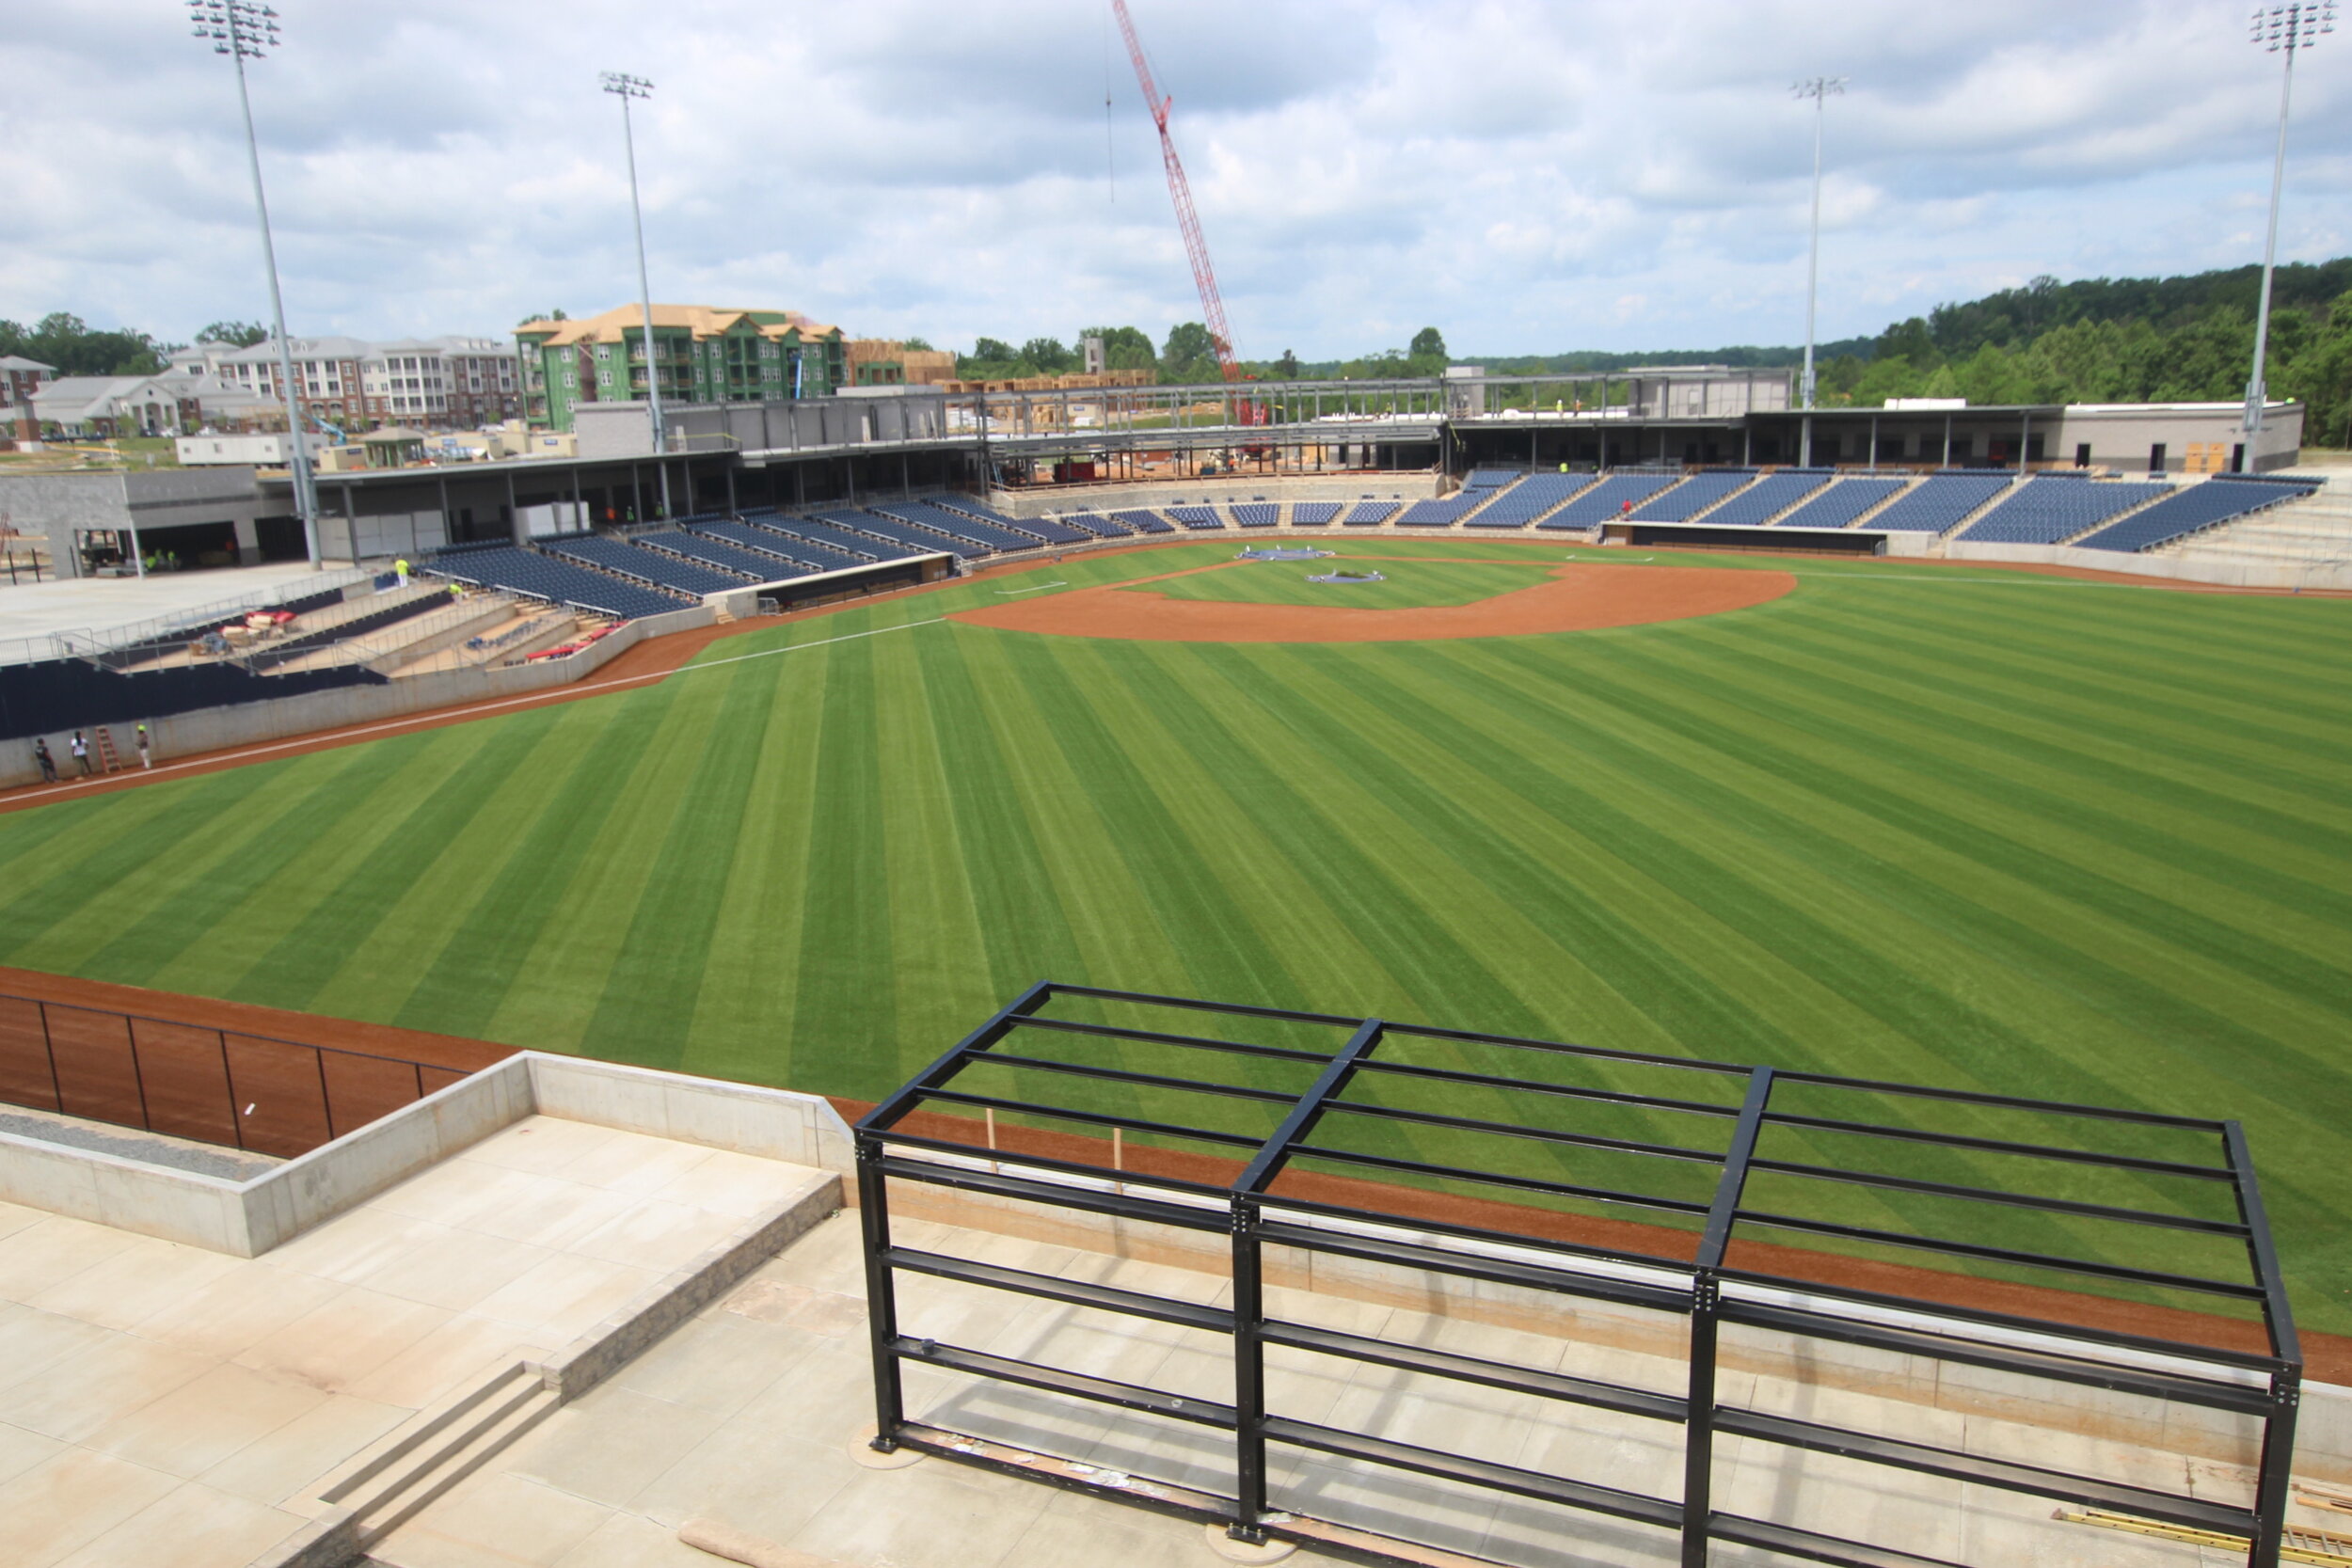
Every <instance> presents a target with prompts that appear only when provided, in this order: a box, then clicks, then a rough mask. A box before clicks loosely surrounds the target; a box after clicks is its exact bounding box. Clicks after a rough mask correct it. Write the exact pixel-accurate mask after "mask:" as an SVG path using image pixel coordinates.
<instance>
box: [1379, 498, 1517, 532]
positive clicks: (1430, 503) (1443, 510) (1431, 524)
mask: <svg viewBox="0 0 2352 1568" xmlns="http://www.w3.org/2000/svg"><path fill="white" fill-rule="evenodd" d="M1493 495H1494V492H1493V491H1492V490H1485V489H1480V490H1470V489H1463V490H1456V491H1455V492H1454V494H1452V495H1450V496H1447V497H1445V498H1443V499H1433V500H1425V501H1415V502H1414V503H1413V504H1412V505H1410V506H1408V507H1406V509H1405V515H1404V516H1402V517H1399V518H1398V519H1397V520H1396V526H1397V527H1399V528H1452V527H1453V526H1454V524H1456V523H1458V522H1460V521H1461V520H1462V519H1463V518H1464V517H1465V516H1467V515H1469V513H1470V508H1472V507H1474V506H1477V505H1479V504H1480V503H1481V502H1483V501H1486V499H1489V498H1491V497H1492V496H1493Z"/></svg>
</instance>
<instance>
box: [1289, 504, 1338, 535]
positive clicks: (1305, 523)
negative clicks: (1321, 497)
mask: <svg viewBox="0 0 2352 1568" xmlns="http://www.w3.org/2000/svg"><path fill="white" fill-rule="evenodd" d="M1340 506H1341V503H1340V502H1338V501H1293V502H1291V527H1293V528H1328V527H1330V526H1331V519H1332V518H1334V517H1336V516H1338V515H1340Z"/></svg>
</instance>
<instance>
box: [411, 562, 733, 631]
mask: <svg viewBox="0 0 2352 1568" xmlns="http://www.w3.org/2000/svg"><path fill="white" fill-rule="evenodd" d="M426 569H427V570H428V571H431V572H433V573H435V574H437V576H440V577H445V578H455V579H456V580H457V581H459V582H469V583H473V584H475V585H477V586H479V587H483V588H502V589H505V590H506V591H507V592H508V593H510V594H521V595H522V596H523V597H524V598H527V599H545V600H547V601H548V603H550V604H567V605H573V606H576V607H578V608H579V609H581V610H596V611H597V612H598V613H600V614H604V615H610V616H612V617H614V618H615V619H618V620H623V621H634V620H637V619H639V618H641V617H643V616H647V615H667V614H668V613H670V611H672V610H684V609H685V608H687V607H688V606H689V605H691V604H693V603H695V602H696V601H694V600H693V599H692V598H691V597H689V596H688V595H686V594H675V593H672V592H670V591H669V590H667V589H660V588H641V587H639V586H638V585H637V584H635V583H631V582H623V581H622V580H621V579H620V578H614V577H608V576H606V575H605V574H604V573H602V572H597V571H592V570H590V569H589V568H588V567H586V566H580V565H576V564H574V563H573V562H569V561H559V560H557V559H556V558H555V557H554V556H551V555H542V554H540V553H539V552H538V551H537V550H523V549H516V547H515V546H512V545H492V546H487V547H485V548H483V549H471V550H465V551H462V552H454V553H443V554H439V555H437V556H435V557H434V559H433V560H432V561H430V562H427V563H426Z"/></svg>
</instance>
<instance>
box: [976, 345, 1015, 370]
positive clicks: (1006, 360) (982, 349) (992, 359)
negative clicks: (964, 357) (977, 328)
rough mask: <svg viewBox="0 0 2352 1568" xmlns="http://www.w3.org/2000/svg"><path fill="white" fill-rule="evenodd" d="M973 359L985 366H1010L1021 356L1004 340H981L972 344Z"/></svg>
mask: <svg viewBox="0 0 2352 1568" xmlns="http://www.w3.org/2000/svg"><path fill="white" fill-rule="evenodd" d="M972 357H973V358H975V359H977V360H979V361H980V362H981V363H983V364H991V365H1009V364H1011V363H1012V362H1013V361H1014V360H1015V359H1018V358H1019V357H1021V356H1019V355H1017V354H1015V353H1014V352H1013V349H1012V345H1011V344H1010V343H1008V342H1006V341H1003V340H1002V339H998V338H981V339H978V340H977V341H974V343H973V344H972Z"/></svg>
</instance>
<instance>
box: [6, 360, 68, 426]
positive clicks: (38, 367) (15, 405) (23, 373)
mask: <svg viewBox="0 0 2352 1568" xmlns="http://www.w3.org/2000/svg"><path fill="white" fill-rule="evenodd" d="M56 373H57V367H56V366H55V365H44V364H42V363H41V362H40V360H38V359H27V358H25V357H24V356H23V355H21V354H0V440H5V439H7V438H8V437H9V436H19V437H22V438H24V439H28V440H29V439H31V438H33V437H35V436H38V435H39V434H40V429H39V426H38V425H37V424H36V423H35V421H34V418H33V394H34V393H35V392H38V391H40V384H41V381H42V380H43V379H44V378H49V377H55V376H56Z"/></svg>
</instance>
